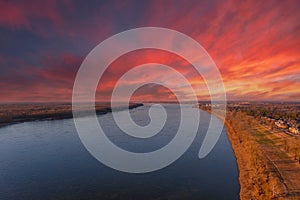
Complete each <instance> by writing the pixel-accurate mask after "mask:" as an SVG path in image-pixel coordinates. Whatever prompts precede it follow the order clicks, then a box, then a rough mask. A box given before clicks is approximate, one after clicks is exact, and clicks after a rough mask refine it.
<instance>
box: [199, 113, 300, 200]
mask: <svg viewBox="0 0 300 200" xmlns="http://www.w3.org/2000/svg"><path fill="white" fill-rule="evenodd" d="M200 109H202V110H205V111H207V112H210V110H208V109H206V108H204V107H200ZM212 114H214V115H215V116H217V117H220V115H219V113H218V111H216V112H214V113H212ZM223 121H224V119H223ZM225 127H226V131H227V134H228V138H229V140H230V142H231V145H232V148H233V150H234V153H235V156H236V160H237V164H238V169H239V183H240V198H241V199H242V200H243V199H247V200H248V199H299V198H300V193H299V192H300V181H299V176H300V164H299V163H298V162H297V160H295V159H294V157H293V156H291V155H289V154H288V153H287V152H285V151H283V150H282V145H283V143H284V142H285V141H286V138H285V140H283V139H282V138H281V136H280V135H278V134H275V133H273V132H272V131H271V130H267V129H266V128H265V127H263V126H262V125H260V124H259V123H258V122H257V121H256V120H255V119H254V118H253V117H250V116H247V115H246V114H245V113H242V112H239V111H227V114H226V119H225ZM292 139H293V138H291V140H292Z"/></svg>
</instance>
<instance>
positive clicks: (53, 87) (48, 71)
mask: <svg viewBox="0 0 300 200" xmlns="http://www.w3.org/2000/svg"><path fill="white" fill-rule="evenodd" d="M29 2H30V3H28V2H26V1H3V0H2V1H0V69H1V73H0V91H1V93H0V102H32V101H39V102H43V101H52V102H53V101H71V97H72V88H73V83H74V80H75V76H76V73H77V70H78V69H79V67H80V65H81V63H82V61H83V59H84V58H85V57H86V56H87V54H88V53H89V52H90V51H91V50H92V49H93V48H94V47H95V46H96V45H98V44H99V43H100V42H102V41H103V40H105V39H107V38H108V37H110V36H112V35H114V34H117V33H119V32H122V31H125V30H128V29H132V28H138V27H147V26H152V27H164V28H169V29H174V30H177V31H180V32H182V33H184V34H186V35H188V36H190V37H191V38H193V39H194V40H196V41H197V42H199V43H200V44H201V45H202V46H203V47H204V48H205V49H206V51H207V52H208V53H209V54H210V56H211V57H212V59H213V60H214V62H215V63H216V65H217V66H218V68H219V70H220V73H221V75H222V78H223V81H224V85H225V89H226V93H227V98H228V100H247V101H253V100H266V101H300V1H288V0H287V1H281V0H278V1H231V0H230V1H223V0H219V1H218V0H216V1H199V0H196V1H186V2H184V1H126V0H125V1H89V3H85V1H69V0H64V1H57V2H56V1H29ZM149 62H157V63H163V64H166V65H169V66H172V67H174V68H175V69H176V70H178V71H179V72H180V73H182V74H184V75H185V76H186V77H187V78H188V80H189V81H190V82H191V84H192V86H193V87H195V88H197V89H196V93H197V95H198V98H199V100H209V96H208V94H207V91H206V89H205V84H204V82H203V80H202V78H201V77H200V76H199V74H195V72H194V71H193V69H192V67H190V66H189V63H187V62H186V61H185V60H184V59H182V58H181V57H179V56H177V55H174V54H171V53H168V52H164V51H159V50H151V49H149V50H139V51H136V52H131V53H128V54H126V55H123V56H121V57H120V58H118V59H117V60H116V61H115V62H114V63H112V65H111V66H110V67H109V69H108V70H107V72H106V75H105V76H104V77H103V80H102V81H103V82H102V83H103V85H102V86H101V87H99V89H98V93H97V97H98V98H97V100H103V101H106V100H108V98H109V95H110V93H111V90H112V88H113V87H114V83H115V82H116V80H117V79H118V78H119V77H120V76H121V75H122V73H125V72H126V71H127V70H128V69H130V68H132V67H134V66H136V65H140V64H143V63H149ZM157 75H158V74H149V76H150V78H151V76H157ZM149 76H147V78H149ZM143 78H145V77H142V76H141V79H143ZM175 81H176V80H174V82H175ZM182 92H184V89H183V91H182ZM135 99H136V100H146V101H149V100H157V99H161V100H172V99H174V97H173V95H172V94H171V93H170V91H168V90H167V89H166V88H164V87H160V86H157V85H147V86H145V87H143V88H141V89H140V90H139V91H137V93H136V97H135Z"/></svg>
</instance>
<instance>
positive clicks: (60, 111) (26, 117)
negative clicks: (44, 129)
mask: <svg viewBox="0 0 300 200" xmlns="http://www.w3.org/2000/svg"><path fill="white" fill-rule="evenodd" d="M140 106H143V104H142V103H129V105H128V109H133V108H137V107H140ZM125 108H127V105H125V104H122V103H120V105H119V106H118V109H120V110H122V109H125ZM83 111H84V110H83ZM95 111H96V114H97V115H101V114H106V113H109V112H111V111H112V108H111V105H110V103H108V102H107V103H105V102H101V103H96V104H95ZM72 117H73V113H72V104H71V103H8V104H0V127H2V126H6V125H10V124H15V123H21V122H29V121H36V120H56V119H68V118H72Z"/></svg>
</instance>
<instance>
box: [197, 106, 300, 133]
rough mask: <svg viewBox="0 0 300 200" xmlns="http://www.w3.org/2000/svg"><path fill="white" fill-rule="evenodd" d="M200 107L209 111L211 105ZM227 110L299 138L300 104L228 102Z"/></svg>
mask: <svg viewBox="0 0 300 200" xmlns="http://www.w3.org/2000/svg"><path fill="white" fill-rule="evenodd" d="M200 106H201V107H206V109H209V108H210V107H211V104H210V103H204V104H203V103H202V104H201V103H200ZM215 106H218V105H215ZM227 110H228V111H242V112H244V113H246V114H247V115H250V116H253V117H255V118H256V119H257V120H258V121H259V123H260V124H262V125H264V126H266V127H268V128H269V129H272V130H278V131H282V132H285V133H286V134H288V135H292V136H300V103H286V102H285V103H281V102H278V103H275V102H267V103H262V102H229V103H228V105H227Z"/></svg>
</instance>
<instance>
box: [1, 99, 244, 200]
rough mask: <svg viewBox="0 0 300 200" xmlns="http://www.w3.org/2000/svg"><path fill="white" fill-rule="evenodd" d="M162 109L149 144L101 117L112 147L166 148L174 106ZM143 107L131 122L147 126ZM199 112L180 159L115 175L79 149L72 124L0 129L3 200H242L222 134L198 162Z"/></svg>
mask: <svg viewBox="0 0 300 200" xmlns="http://www.w3.org/2000/svg"><path fill="white" fill-rule="evenodd" d="M187 106H189V107H192V105H187ZM164 107H165V109H166V111H167V114H168V118H167V121H166V123H165V126H164V128H163V129H162V131H161V132H160V133H158V134H157V135H155V136H153V137H151V138H148V139H138V138H133V137H131V136H129V135H126V134H124V133H123V132H122V131H121V130H120V129H119V128H118V127H117V126H116V124H115V122H114V120H113V117H112V114H110V113H109V114H105V115H101V116H98V119H99V122H100V124H101V125H102V127H103V129H104V131H105V133H106V134H107V136H108V138H110V140H111V141H113V142H114V143H115V144H116V145H117V146H119V147H121V148H123V149H126V150H129V151H134V152H149V151H153V150H156V149H159V148H163V146H164V145H166V144H168V142H169V141H170V140H172V138H173V137H174V135H175V133H176V130H177V128H178V126H179V122H180V110H179V107H178V106H177V105H171V104H169V105H168V104H166V105H164ZM148 109H149V105H146V106H143V107H139V108H136V109H133V110H131V111H130V113H131V116H132V118H133V120H134V121H135V122H136V123H137V124H139V125H142V126H145V125H147V124H148V123H149V120H150V119H149V116H148ZM196 111H197V110H196V108H195V112H196ZM121 112H122V111H121ZM200 112H201V121H200V122H199V131H198V134H197V136H196V138H195V140H194V142H193V143H192V145H191V146H190V147H189V149H188V150H187V151H186V152H185V153H184V154H183V156H182V157H180V158H179V159H178V160H177V161H175V162H174V163H172V164H171V165H169V166H168V167H166V168H163V169H161V170H158V171H155V172H151V173H145V174H130V173H124V172H119V171H116V170H114V169H111V168H109V167H107V166H105V165H103V164H101V163H100V162H99V161H97V160H96V159H95V158H94V157H93V156H92V155H90V154H89V153H88V151H87V150H86V149H85V147H84V146H83V145H82V143H81V141H80V139H79V136H78V135H77V132H76V130H75V125H74V121H73V119H65V120H53V121H35V122H26V123H21V124H15V125H11V126H7V127H3V128H0V199H1V200H6V199H7V200H8V199H9V200H12V199H33V200H35V199H75V200H76V199H125V200H126V199H230V200H231V199H239V184H238V170H237V164H236V160H235V157H234V153H233V150H232V148H231V145H230V142H229V141H228V138H227V135H226V130H225V129H223V132H222V135H221V137H220V139H219V141H218V143H217V145H216V146H215V148H214V149H213V150H212V151H211V153H210V154H209V155H208V156H207V157H205V158H204V159H199V158H198V152H199V149H200V146H201V144H202V141H203V138H204V136H205V133H206V130H207V128H208V123H209V119H210V114H208V113H206V112H204V111H200Z"/></svg>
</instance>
